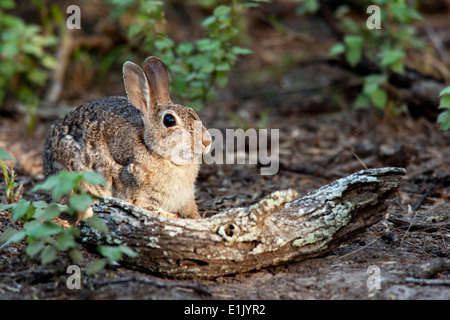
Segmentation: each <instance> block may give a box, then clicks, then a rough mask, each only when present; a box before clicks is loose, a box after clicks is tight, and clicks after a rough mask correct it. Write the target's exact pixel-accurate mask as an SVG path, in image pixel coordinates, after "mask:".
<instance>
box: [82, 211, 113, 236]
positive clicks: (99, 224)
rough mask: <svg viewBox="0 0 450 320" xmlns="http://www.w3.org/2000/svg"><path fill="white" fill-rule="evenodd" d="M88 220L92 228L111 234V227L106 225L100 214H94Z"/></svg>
mask: <svg viewBox="0 0 450 320" xmlns="http://www.w3.org/2000/svg"><path fill="white" fill-rule="evenodd" d="M86 222H87V223H88V225H90V226H91V227H92V228H94V229H97V230H98V231H100V232H101V233H103V234H106V235H107V234H109V228H108V226H107V225H106V223H105V222H104V221H103V220H102V219H100V218H99V217H98V216H96V215H93V216H92V217H90V218H89V219H87V220H86Z"/></svg>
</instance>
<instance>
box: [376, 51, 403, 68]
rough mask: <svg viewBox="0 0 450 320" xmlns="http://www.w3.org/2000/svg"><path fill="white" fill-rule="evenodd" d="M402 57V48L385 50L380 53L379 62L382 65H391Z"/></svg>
mask: <svg viewBox="0 0 450 320" xmlns="http://www.w3.org/2000/svg"><path fill="white" fill-rule="evenodd" d="M404 57H405V52H404V51H403V50H386V51H384V52H383V53H382V58H381V62H380V64H381V66H382V67H387V66H392V65H394V64H396V63H398V62H399V61H402V60H403V58H404Z"/></svg>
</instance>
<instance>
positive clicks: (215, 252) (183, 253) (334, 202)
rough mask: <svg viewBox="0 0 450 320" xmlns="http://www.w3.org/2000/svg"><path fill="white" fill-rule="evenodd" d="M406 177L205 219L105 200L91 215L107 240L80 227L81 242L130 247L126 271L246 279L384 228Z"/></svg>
mask: <svg viewBox="0 0 450 320" xmlns="http://www.w3.org/2000/svg"><path fill="white" fill-rule="evenodd" d="M405 173H406V170H405V169H402V168H381V169H369V170H363V171H360V172H357V173H354V174H352V175H350V176H348V177H345V178H342V179H339V180H336V181H334V182H333V183H331V184H329V185H326V186H324V187H322V188H320V189H318V190H316V191H314V192H311V193H309V194H307V195H306V196H304V197H301V198H298V195H297V192H296V191H295V190H292V189H288V190H282V191H277V192H274V193H272V194H271V195H269V196H267V197H265V198H263V199H262V200H261V201H259V202H258V203H256V204H254V205H252V206H249V207H246V208H233V209H229V210H226V211H224V212H222V213H219V214H216V215H214V216H212V217H210V218H206V219H174V218H168V217H163V216H157V215H155V214H153V213H152V212H149V211H146V210H143V209H141V208H137V207H135V206H134V205H132V204H129V203H127V202H124V201H122V200H119V199H114V198H104V199H103V202H99V203H97V204H95V205H94V207H93V210H94V212H95V213H96V214H97V215H98V216H99V217H100V218H101V219H103V220H104V221H105V222H106V224H107V225H108V227H109V229H110V234H109V235H107V236H105V235H102V234H100V233H99V232H98V231H97V230H95V229H93V228H91V227H90V226H89V225H88V224H87V223H84V222H83V221H82V222H80V225H79V227H80V230H81V237H80V240H81V241H82V242H83V243H84V244H86V245H87V247H92V246H97V245H99V244H108V245H118V244H126V245H127V246H129V247H130V248H131V249H133V250H135V251H136V252H137V253H138V254H139V256H138V257H136V258H129V257H125V258H124V260H123V261H122V263H123V265H124V266H126V267H129V268H132V269H137V270H141V271H146V272H150V273H153V274H158V275H162V276H166V277H171V278H178V279H193V278H197V279H199V278H201V279H210V278H214V277H218V276H223V275H229V274H236V273H242V272H248V271H251V270H257V269H260V268H264V267H268V266H275V265H280V264H285V263H289V262H294V261H300V260H304V259H307V258H311V257H316V256H320V255H323V254H325V253H327V252H330V251H332V250H333V249H335V248H337V247H338V246H339V245H341V244H342V243H344V242H345V241H348V240H349V239H351V238H353V237H354V236H355V235H356V234H358V233H361V232H363V231H364V230H366V229H367V228H368V227H370V226H371V225H373V224H375V223H377V222H379V221H380V220H382V219H383V217H384V215H385V211H386V209H387V207H388V202H387V201H386V200H387V199H391V198H393V197H395V196H396V195H397V190H398V185H399V182H400V179H401V176H403V175H404V174H405Z"/></svg>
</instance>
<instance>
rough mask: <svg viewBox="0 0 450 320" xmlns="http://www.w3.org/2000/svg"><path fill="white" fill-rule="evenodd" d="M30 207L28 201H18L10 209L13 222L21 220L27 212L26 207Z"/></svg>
mask: <svg viewBox="0 0 450 320" xmlns="http://www.w3.org/2000/svg"><path fill="white" fill-rule="evenodd" d="M29 206H30V201H28V200H25V199H20V201H19V202H18V203H17V205H15V206H14V207H12V208H11V217H12V219H13V221H17V220H19V219H20V218H22V217H23V216H24V215H25V214H26V213H27V211H28V207H29Z"/></svg>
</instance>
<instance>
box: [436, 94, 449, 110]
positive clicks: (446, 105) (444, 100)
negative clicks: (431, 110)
mask: <svg viewBox="0 0 450 320" xmlns="http://www.w3.org/2000/svg"><path fill="white" fill-rule="evenodd" d="M439 109H450V95H448V96H443V97H442V98H441V100H440V104H439Z"/></svg>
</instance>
